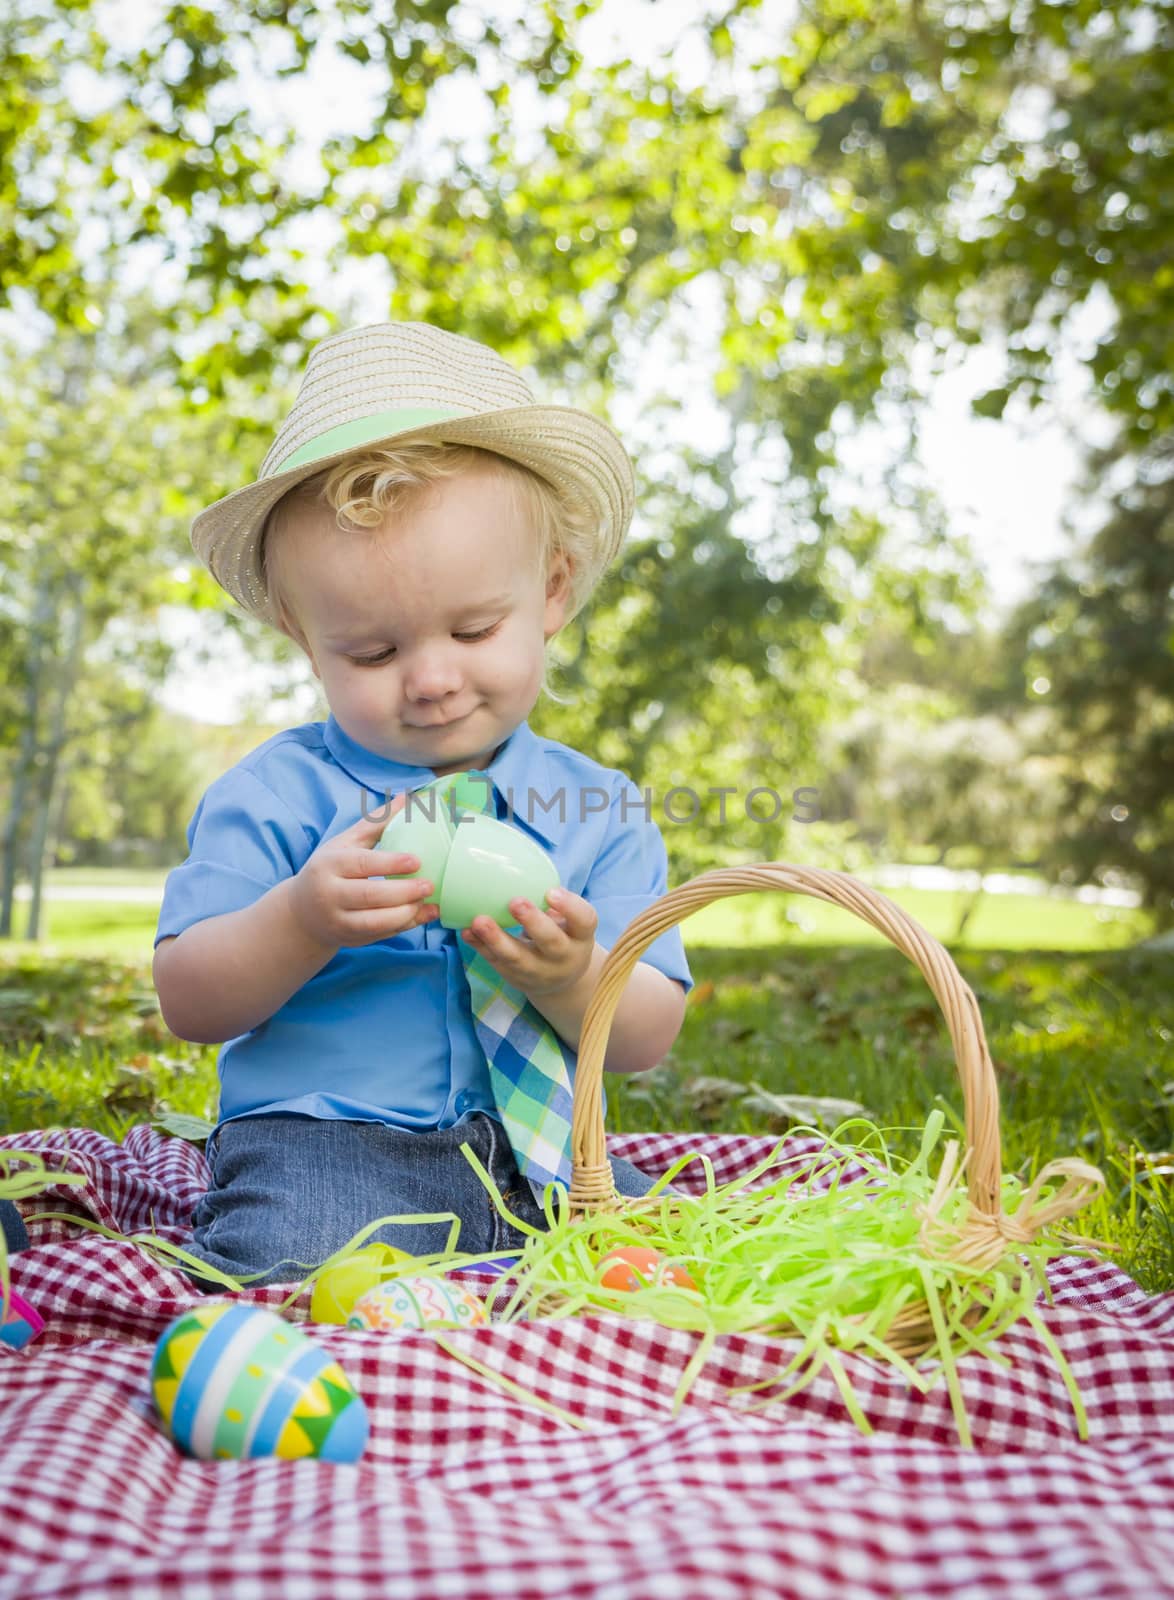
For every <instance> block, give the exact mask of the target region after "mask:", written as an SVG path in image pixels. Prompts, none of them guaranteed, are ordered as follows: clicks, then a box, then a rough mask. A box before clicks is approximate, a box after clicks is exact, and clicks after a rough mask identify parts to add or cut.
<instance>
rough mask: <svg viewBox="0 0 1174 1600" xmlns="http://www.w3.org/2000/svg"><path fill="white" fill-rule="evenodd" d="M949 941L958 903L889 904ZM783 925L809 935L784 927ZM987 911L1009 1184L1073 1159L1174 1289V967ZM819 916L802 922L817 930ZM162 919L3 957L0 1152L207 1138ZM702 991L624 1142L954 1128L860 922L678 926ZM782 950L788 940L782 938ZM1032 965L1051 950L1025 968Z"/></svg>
mask: <svg viewBox="0 0 1174 1600" xmlns="http://www.w3.org/2000/svg"><path fill="white" fill-rule="evenodd" d="M892 898H893V899H895V900H896V901H897V902H898V903H899V904H902V905H903V906H905V907H906V908H907V909H908V910H909V911H910V912H911V913H912V914H913V915H914V916H915V917H916V918H917V919H918V920H919V921H921V922H922V923H923V925H925V926H926V927H927V928H928V929H929V930H930V931H931V932H934V933H937V934H939V935H941V934H946V933H948V932H949V931H950V929H951V928H952V927H953V925H954V922H955V918H956V910H957V907H956V903H955V897H954V896H953V895H949V894H945V895H942V894H938V895H934V894H929V893H926V892H916V891H897V892H895V893H894V894H893V895H892ZM788 908H790V909H792V910H793V911H796V912H797V913H798V914H799V915H800V917H801V918H803V919H806V920H805V921H801V922H800V923H799V924H798V925H796V924H795V923H794V922H789V921H787V920H786V915H787V911H788ZM1103 910H1104V908H1098V907H1092V906H1085V905H1080V904H1077V903H1075V902H1059V901H1049V900H1035V899H1031V898H1028V897H1011V896H1000V897H991V898H990V900H989V901H987V902H986V903H985V904H984V906H983V907H980V910H979V912H978V913H977V914H976V916H975V918H974V919H973V921H972V922H971V925H970V928H969V929H968V935H969V938H968V940H967V942H966V944H965V945H964V946H963V947H962V948H960V949H958V950H955V951H954V955H955V959H956V960H957V962H958V965H959V967H960V970H961V972H962V975H963V977H964V978H965V979H966V981H967V982H968V983H969V984H970V986H971V987H972V988H973V990H974V991H975V994H976V996H977V998H978V1001H979V1005H980V1008H981V1010H982V1014H983V1018H984V1021H985V1025H986V1030H987V1036H988V1039H989V1041H990V1045H991V1053H992V1057H993V1059H994V1062H995V1066H996V1071H997V1074H998V1079H999V1086H1000V1095H1001V1103H1002V1134H1003V1149H1004V1161H1003V1165H1004V1168H1005V1170H1007V1171H1014V1172H1019V1173H1021V1174H1024V1175H1026V1174H1028V1173H1030V1172H1032V1171H1035V1170H1038V1168H1039V1167H1040V1166H1042V1165H1043V1164H1044V1163H1045V1162H1046V1161H1049V1160H1052V1159H1054V1158H1056V1157H1059V1156H1066V1155H1080V1156H1082V1157H1084V1158H1085V1159H1086V1160H1089V1161H1092V1162H1094V1163H1095V1164H1096V1165H1098V1166H1100V1167H1101V1169H1102V1171H1103V1172H1104V1173H1105V1176H1106V1178H1107V1180H1108V1195H1107V1197H1106V1198H1105V1199H1104V1200H1101V1201H1099V1202H1098V1203H1097V1204H1096V1205H1095V1206H1094V1207H1090V1208H1089V1209H1088V1210H1087V1211H1085V1212H1084V1213H1082V1214H1081V1216H1080V1217H1079V1218H1077V1219H1076V1220H1075V1221H1074V1223H1073V1226H1074V1227H1075V1228H1076V1229H1077V1230H1078V1231H1080V1232H1083V1233H1087V1234H1090V1235H1092V1236H1094V1237H1097V1238H1100V1239H1104V1240H1108V1241H1111V1242H1116V1243H1117V1244H1119V1245H1120V1246H1121V1251H1120V1254H1119V1255H1118V1257H1117V1259H1118V1260H1119V1261H1120V1262H1121V1264H1122V1266H1123V1267H1125V1269H1126V1270H1127V1271H1129V1272H1131V1273H1132V1274H1133V1275H1134V1276H1135V1277H1136V1278H1137V1279H1138V1281H1139V1282H1141V1283H1142V1284H1143V1285H1144V1286H1145V1287H1146V1288H1148V1289H1150V1290H1153V1291H1156V1290H1160V1289H1174V1205H1172V1202H1171V1179H1170V1177H1169V1175H1168V1173H1166V1172H1162V1171H1152V1170H1150V1169H1151V1168H1159V1169H1160V1168H1166V1169H1169V1168H1170V1167H1171V1166H1172V1165H1174V1159H1172V1160H1166V1161H1151V1162H1150V1163H1149V1164H1148V1166H1147V1164H1146V1163H1145V1162H1144V1161H1143V1160H1140V1159H1139V1157H1140V1156H1143V1155H1145V1154H1147V1153H1148V1154H1149V1155H1151V1156H1153V1155H1160V1154H1162V1153H1163V1152H1169V1151H1171V1150H1174V1053H1172V1051H1171V1038H1172V1033H1174V1020H1172V1019H1171V1017H1170V1010H1169V990H1170V975H1171V964H1172V961H1174V957H1171V956H1170V955H1161V954H1158V953H1155V952H1150V951H1146V950H1144V949H1141V948H1137V947H1130V945H1129V943H1128V941H1129V940H1130V939H1132V938H1135V937H1136V934H1137V932H1138V931H1141V930H1144V923H1141V922H1139V920H1138V919H1137V917H1136V914H1134V913H1120V912H1115V911H1114V912H1112V913H1111V914H1110V915H1108V916H1105V915H1098V913H1101V912H1102V911H1103ZM809 913H810V914H809ZM154 921H155V915H154V910H153V908H152V907H151V906H150V905H141V904H133V903H127V904H104V903H102V902H86V901H74V902H68V901H56V902H53V903H51V905H50V931H51V943H50V944H48V945H47V946H46V947H43V948H41V949H39V950H34V949H33V948H32V947H30V946H28V945H21V944H19V943H16V944H12V945H10V946H8V947H7V948H6V949H3V950H2V951H0V1052H2V1056H3V1074H2V1077H0V1131H5V1132H10V1131H15V1130H21V1129H25V1128H35V1127H46V1126H52V1125H65V1126H69V1125H83V1126H88V1127H94V1128H99V1129H101V1130H103V1131H105V1132H107V1133H109V1134H111V1135H112V1136H113V1137H121V1136H122V1135H123V1134H124V1133H125V1130H126V1129H127V1128H128V1127H129V1126H131V1125H132V1124H133V1123H135V1122H138V1121H142V1120H144V1119H150V1118H153V1117H156V1116H158V1115H159V1114H161V1113H162V1112H165V1111H166V1110H168V1109H170V1110H172V1111H181V1112H188V1113H191V1114H194V1115H197V1116H204V1117H212V1116H214V1114H215V1094H216V1075H215V1057H216V1051H215V1048H214V1047H212V1046H198V1045H191V1044H186V1043H183V1042H181V1041H178V1040H175V1039H173V1038H172V1037H171V1036H170V1034H169V1033H168V1032H167V1030H166V1028H165V1027H164V1025H163V1022H162V1019H161V1018H160V1016H159V1012H158V1007H157V1005H156V1003H155V998H154V993H153V991H152V988H151V983H150V949H151V939H152V933H153V929H154ZM686 934H687V939H688V943H689V948H690V960H691V964H692V967H693V971H694V976H695V978H696V980H697V986H696V988H695V990H694V992H693V994H692V996H691V998H690V1005H689V1008H688V1013H687V1016H686V1021H685V1026H684V1028H683V1030H682V1033H681V1036H680V1038H679V1039H678V1041H677V1043H676V1045H675V1047H674V1049H673V1050H672V1052H671V1054H670V1056H669V1057H668V1059H667V1060H666V1061H665V1062H663V1063H662V1064H661V1065H660V1066H659V1067H658V1068H656V1070H655V1071H653V1072H651V1073H648V1074H645V1075H643V1076H641V1077H639V1078H636V1079H630V1080H624V1081H617V1080H614V1079H613V1080H610V1081H609V1089H608V1096H609V1109H608V1126H609V1127H611V1128H613V1129H642V1128H660V1129H685V1130H715V1131H716V1130H729V1131H744V1132H749V1133H759V1134H762V1133H775V1132H781V1131H783V1130H784V1129H785V1127H786V1126H787V1119H786V1118H785V1117H784V1116H780V1115H779V1114H778V1113H777V1112H775V1111H772V1110H771V1109H770V1108H769V1107H763V1106H762V1105H758V1106H756V1105H755V1104H754V1102H753V1099H752V1098H748V1096H752V1095H753V1092H754V1091H753V1090H752V1088H751V1085H752V1084H758V1085H761V1086H762V1087H763V1088H765V1089H766V1090H768V1091H770V1092H772V1093H775V1094H786V1093H792V1094H807V1095H818V1096H830V1097H836V1098H839V1099H844V1100H851V1101H855V1102H857V1103H859V1104H860V1105H862V1106H863V1107H864V1108H865V1110H866V1111H867V1112H868V1113H869V1114H870V1115H871V1116H872V1117H873V1118H874V1119H875V1120H877V1121H878V1122H880V1123H882V1124H884V1125H885V1126H886V1127H888V1128H891V1129H892V1130H894V1131H893V1133H892V1137H891V1143H892V1145H893V1147H894V1148H895V1149H896V1150H897V1151H898V1152H899V1153H900V1154H902V1155H907V1156H912V1155H913V1154H914V1152H915V1150H916V1146H917V1143H918V1135H919V1132H920V1129H921V1128H922V1126H923V1125H924V1122H925V1119H926V1116H927V1115H928V1113H929V1111H930V1110H931V1108H932V1107H934V1106H935V1105H938V1106H941V1107H942V1108H943V1109H944V1110H945V1111H946V1114H947V1117H948V1118H949V1119H950V1120H952V1121H953V1122H954V1123H955V1125H956V1126H960V1123H961V1116H962V1102H961V1094H960V1090H959V1087H958V1084H957V1080H956V1077H955V1073H954V1067H953V1062H952V1058H951V1054H950V1045H949V1036H948V1034H947V1031H946V1028H945V1024H944V1022H943V1021H942V1019H941V1016H940V1014H939V1013H938V1011H937V1008H936V1005H935V1003H934V1001H933V998H932V995H931V994H930V993H929V991H928V989H927V988H926V985H925V983H924V980H923V979H922V977H921V975H920V973H919V972H918V971H917V970H916V969H915V968H914V967H913V966H912V965H911V964H910V963H909V962H908V961H907V960H906V959H905V958H904V957H903V956H902V955H901V954H900V953H899V952H897V951H896V950H894V949H893V948H892V947H891V946H889V945H888V944H887V942H886V941H883V940H881V938H880V936H878V935H873V934H872V932H871V930H870V929H868V928H866V927H864V926H863V925H862V924H860V923H859V922H857V921H856V920H855V919H852V918H848V917H846V916H845V915H843V914H841V913H838V912H836V911H834V910H833V909H832V908H826V907H824V906H822V905H821V904H820V903H818V902H816V901H812V900H809V899H806V898H803V899H802V900H800V899H798V898H797V897H787V898H784V897H782V896H768V895H762V896H755V897H753V898H749V897H744V898H742V899H740V900H736V901H727V902H724V903H723V904H719V905H716V906H711V907H709V908H707V909H706V911H704V912H702V913H700V914H698V915H696V916H694V917H693V918H691V919H690V921H689V922H688V924H687V925H686ZM780 935H781V937H780ZM1033 944H1038V946H1039V947H1038V948H1032V947H1031V946H1032V945H1033Z"/></svg>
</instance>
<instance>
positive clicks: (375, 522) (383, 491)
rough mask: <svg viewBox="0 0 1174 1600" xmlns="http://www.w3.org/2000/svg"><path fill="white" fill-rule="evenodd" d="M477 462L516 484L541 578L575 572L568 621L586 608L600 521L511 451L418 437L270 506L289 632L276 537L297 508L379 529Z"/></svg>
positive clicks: (270, 532) (264, 570)
mask: <svg viewBox="0 0 1174 1600" xmlns="http://www.w3.org/2000/svg"><path fill="white" fill-rule="evenodd" d="M478 467H481V468H485V467H489V468H491V469H492V470H494V471H496V472H499V473H500V474H501V475H502V476H503V477H504V478H506V479H507V480H508V481H509V482H510V483H511V484H512V485H513V487H514V489H515V491H516V493H517V496H518V499H519V501H520V503H521V505H522V507H523V509H524V511H525V513H526V515H527V517H528V520H529V522H530V525H531V527H532V529H533V531H534V534H535V545H536V563H537V570H538V573H539V576H540V577H541V578H542V579H543V580H545V578H546V576H547V574H548V573H549V572H550V570H551V566H552V565H553V563H554V562H555V561H556V560H557V559H558V558H559V557H562V558H563V559H564V560H565V561H566V563H567V565H568V567H569V569H570V594H569V598H568V602H567V613H566V614H567V620H568V621H569V620H570V619H571V617H573V616H574V615H575V614H576V612H578V611H580V610H582V608H583V606H584V605H585V604H586V602H587V599H588V597H589V596H590V593H591V590H592V589H593V588H594V586H595V583H596V581H597V579H598V576H599V573H598V571H597V561H596V552H597V549H598V540H597V532H598V530H597V528H596V526H595V523H594V520H593V519H592V518H591V517H590V516H589V515H584V513H583V511H582V510H581V508H580V507H579V506H577V505H575V504H573V503H572V502H570V501H568V500H567V499H566V498H565V497H564V496H563V495H562V494H560V493H559V491H558V489H556V488H555V486H554V485H553V484H551V483H548V482H547V480H546V479H545V478H542V477H540V476H539V475H538V473H536V472H533V471H531V469H530V468H529V467H526V466H523V465H522V464H521V462H517V461H511V460H510V459H509V458H508V456H500V455H497V454H496V453H495V452H493V451H491V450H480V449H478V448H476V447H475V446H474V445H464V444H445V443H443V442H442V441H436V440H432V439H416V440H409V441H408V442H407V443H405V444H402V445H398V446H384V447H382V448H380V449H377V450H362V451H356V452H355V453H354V454H353V455H350V456H348V457H347V458H346V460H345V461H340V462H338V463H337V464H336V465H335V466H333V467H328V468H327V469H326V470H325V471H324V472H319V473H317V474H315V476H314V477H312V478H307V479H306V480H305V481H304V482H303V483H300V484H298V486H297V487H296V488H294V489H291V490H290V491H289V493H288V494H286V495H283V496H282V497H281V499H280V500H279V501H278V502H277V504H276V505H275V506H274V507H273V509H272V510H271V511H270V513H269V515H268V517H267V518H266V519H265V527H264V529H263V531H262V534H261V547H260V566H261V574H262V577H263V579H264V583H265V592H266V594H267V595H268V597H269V601H270V604H271V606H272V607H273V610H274V612H275V613H276V615H277V617H278V618H279V622H280V626H281V627H282V628H283V629H284V631H286V632H289V631H290V630H289V628H288V627H287V625H286V624H287V622H288V620H289V616H290V613H289V610H288V608H287V606H286V604H285V600H284V597H283V595H282V593H281V585H280V581H279V575H278V572H277V562H276V561H274V560H273V559H272V552H271V541H273V540H274V539H275V538H276V537H279V535H280V532H281V529H282V526H283V524H284V522H285V520H286V518H287V516H288V514H289V512H290V511H291V510H293V509H294V508H295V507H297V506H313V505H319V506H321V505H327V506H330V507H331V509H332V510H333V511H334V513H335V520H336V522H337V524H338V526H339V528H340V529H342V530H343V531H344V532H347V531H358V530H360V529H374V528H379V527H382V525H383V523H384V521H385V520H386V518H387V517H388V516H390V515H393V514H394V513H396V512H398V511H403V510H404V509H405V508H406V507H407V506H409V505H410V504H411V502H412V501H413V500H414V499H416V498H417V497H418V496H419V495H420V494H422V493H423V492H424V491H425V490H426V489H428V488H429V487H430V486H431V485H432V484H434V483H439V482H441V481H443V480H446V479H449V478H455V477H456V476H457V475H458V474H459V473H461V472H469V471H472V470H473V469H475V468H478ZM542 688H543V693H545V694H546V695H548V696H549V698H550V699H552V700H556V701H558V702H559V703H560V704H564V703H566V702H564V701H563V700H562V699H561V697H560V696H559V695H557V694H555V693H554V691H553V690H552V689H551V688H550V686H549V684H548V683H547V682H546V680H545V677H544V680H543V685H542Z"/></svg>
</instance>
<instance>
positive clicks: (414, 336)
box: [192, 322, 635, 623]
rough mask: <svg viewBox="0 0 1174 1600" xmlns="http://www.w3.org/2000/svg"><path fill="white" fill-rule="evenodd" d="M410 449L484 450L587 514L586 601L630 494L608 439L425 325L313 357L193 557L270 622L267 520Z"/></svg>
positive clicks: (200, 532) (389, 325)
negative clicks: (320, 479)
mask: <svg viewBox="0 0 1174 1600" xmlns="http://www.w3.org/2000/svg"><path fill="white" fill-rule="evenodd" d="M409 439H411V440H416V439H434V440H438V441H442V442H444V443H446V444H467V445H476V446H478V447H479V448H480V449H482V450H492V451H493V452H495V453H496V454H497V455H499V456H507V457H508V458H509V459H510V460H511V461H517V462H520V463H521V464H522V465H523V466H526V467H530V468H531V469H532V470H533V471H534V472H536V473H537V474H538V475H539V476H540V477H542V478H545V479H546V480H547V482H549V483H551V484H553V485H554V487H555V488H556V489H559V490H561V491H562V493H563V494H564V495H565V496H566V497H567V498H568V499H569V500H570V501H571V503H573V504H578V505H579V506H580V507H583V508H585V509H586V510H587V512H588V515H589V517H590V519H591V520H592V521H593V522H594V524H595V526H596V528H597V537H596V546H595V554H596V560H595V563H594V566H593V570H592V572H591V574H590V581H589V582H585V583H583V585H582V587H581V588H580V589H579V592H580V593H582V594H584V595H586V594H588V593H589V592H590V589H591V586H592V584H594V582H595V581H596V580H597V579H598V578H599V576H600V575H601V574H602V573H603V571H604V569H605V568H606V567H607V565H608V563H609V562H610V561H611V560H612V559H613V557H614V556H615V555H616V553H617V552H618V550H619V548H620V546H621V544H622V543H623V540H624V535H625V533H626V532H627V530H628V524H629V523H630V522H631V520H632V508H633V504H634V498H635V486H634V482H633V476H632V463H631V461H630V460H629V459H628V453H627V451H626V450H625V449H624V447H623V444H622V443H621V442H620V439H619V436H618V435H617V434H616V433H615V432H614V430H613V429H611V428H610V427H608V425H607V424H606V423H605V422H601V421H600V420H599V419H598V418H597V417H593V416H592V415H591V414H590V413H589V412H586V411H579V410H577V409H575V408H574V407H571V406H543V405H537V404H536V403H535V400H534V396H533V394H532V393H531V392H530V390H529V388H528V387H527V385H526V384H525V383H524V382H523V380H522V378H521V377H519V375H518V374H517V373H516V372H515V371H514V369H513V368H512V367H511V366H510V365H509V363H508V362H506V361H504V360H503V359H502V357H501V356H499V355H498V354H497V353H496V352H495V351H493V350H490V349H488V348H487V347H486V346H485V345H482V344H476V343H475V342H474V341H473V340H472V339H465V338H462V337H461V335H459V334H455V333H446V332H445V331H444V330H443V329H441V328H433V327H431V326H430V325H429V324H427V323H423V322H383V323H376V324H374V325H372V326H370V327H365V328H353V329H350V330H348V331H347V332H345V333H338V334H335V335H333V336H332V337H331V338H329V339H324V340H323V341H322V343H321V344H319V345H316V346H315V347H314V349H313V350H312V351H311V352H310V359H309V361H308V362H307V363H306V371H305V374H304V375H303V377H302V383H301V387H300V389H299V390H298V396H297V399H296V400H295V401H294V405H293V409H292V411H291V412H290V413H289V416H288V417H287V418H286V419H285V421H284V422H283V423H282V425H281V428H280V429H279V431H278V434H277V438H276V439H275V440H274V441H273V446H272V448H271V449H270V451H269V454H268V455H267V456H266V457H265V460H264V461H263V462H262V464H261V471H260V475H259V477H258V479H257V481H256V483H250V484H248V485H247V486H246V487H245V488H243V489H237V490H235V491H234V492H233V493H232V494H230V495H226V496H225V497H224V499H223V500H217V501H216V503H215V504H214V505H211V506H209V507H208V508H207V510H205V511H201V512H200V514H199V516H198V517H197V518H196V519H195V521H194V522H193V523H192V545H193V547H194V548H195V551H196V554H197V555H198V556H199V557H200V560H201V561H203V563H204V565H205V566H206V567H207V568H208V570H209V571H210V572H211V574H212V576H213V577H214V578H215V579H216V581H217V583H219V584H220V585H221V587H222V588H224V589H227V590H228V592H229V594H230V595H232V596H233V598H234V599H236V600H238V601H239V602H240V604H241V605H242V606H244V608H245V610H246V611H251V612H252V613H253V615H254V616H256V617H260V618H262V620H263V621H265V622H272V623H276V616H275V614H274V613H273V611H272V610H271V608H270V605H269V599H268V596H267V595H266V592H265V584H264V581H263V578H262V574H261V564H260V555H261V535H262V531H263V529H264V526H265V519H266V517H267V516H268V515H269V512H270V511H271V510H272V509H273V507H274V506H275V505H276V504H277V502H278V501H279V500H280V499H281V497H282V495H284V494H288V492H289V491H290V490H291V489H293V488H295V487H296V486H297V485H298V484H299V483H301V482H303V481H304V480H305V479H306V478H311V477H313V476H314V475H315V474H316V473H319V472H322V471H324V470H325V469H326V468H327V467H332V466H334V465H335V463H336V462H339V461H341V460H342V459H343V458H344V457H345V456H348V455H350V454H351V453H353V452H354V451H355V450H357V449H360V448H371V449H378V447H379V446H380V445H389V444H402V443H404V442H405V441H407V440H409ZM584 576H586V575H584ZM577 587H578V586H577Z"/></svg>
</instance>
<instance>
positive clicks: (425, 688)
mask: <svg viewBox="0 0 1174 1600" xmlns="http://www.w3.org/2000/svg"><path fill="white" fill-rule="evenodd" d="M403 684H404V692H405V694H406V695H407V696H408V698H409V699H410V700H419V701H429V702H432V701H438V700H445V699H447V697H448V696H449V695H450V694H454V693H455V692H456V690H458V689H459V688H460V686H461V676H460V671H459V669H458V667H457V664H456V662H455V661H454V660H453V658H452V654H451V652H449V651H447V650H427V651H417V652H416V653H415V654H414V655H413V657H412V659H411V661H410V662H409V663H408V670H407V672H406V673H405V675H404V679H403Z"/></svg>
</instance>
